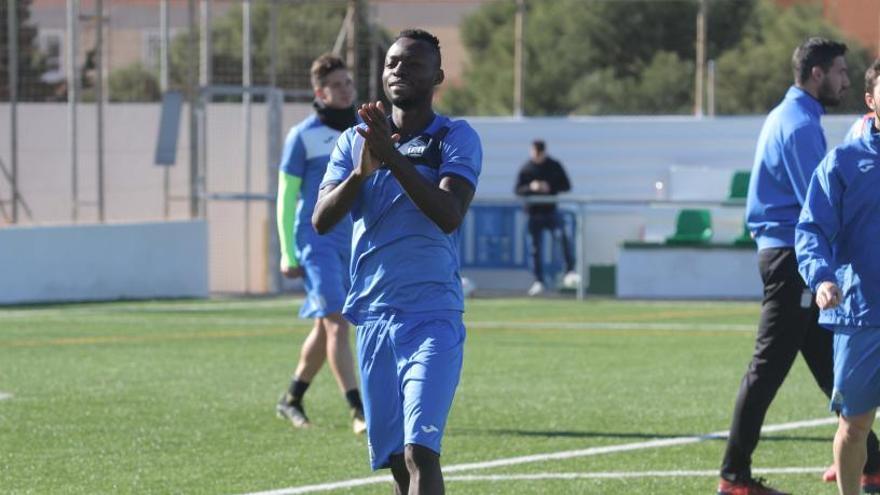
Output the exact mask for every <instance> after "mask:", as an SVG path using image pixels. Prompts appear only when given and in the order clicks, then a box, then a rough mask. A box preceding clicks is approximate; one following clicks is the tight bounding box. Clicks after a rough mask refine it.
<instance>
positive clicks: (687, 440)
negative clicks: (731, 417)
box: [247, 417, 837, 495]
mask: <svg viewBox="0 0 880 495" xmlns="http://www.w3.org/2000/svg"><path fill="white" fill-rule="evenodd" d="M835 423H837V418H836V417H830V418H820V419H811V420H806V421H793V422H790V423H780V424H775V425H767V426H764V427H763V428H762V429H761V432H762V433H772V432H777V431H786V430H796V429H800V428H812V427H816V426H824V425H832V424H835ZM727 436H728V432H727V431H726V430H725V431H717V432H713V433H707V434H705V435H699V436H690V437H676V438H662V439H657V440H649V441H647V442H633V443H624V444H618V445H607V446H603V447H590V448H588V449H579V450H567V451H562V452H549V453H545V454H534V455H526V456H519V457H508V458H504V459H495V460H492V461H485V462H471V463H465V464H453V465H451V466H446V467H445V468H443V473H444V474H447V473H456V472H460V471H471V470H474V469H489V468H496V467H502V466H513V465H517V464H528V463H533V462H544V461H552V460H561V459H573V458H577V457H591V456H597V455H604V454H616V453H619V452H629V451H633V450H644V449H655V448H661V447H673V446H678V445H688V444H694V443H699V442H704V441H706V440H713V439H718V438H726V437H727ZM811 472H812V471H811ZM716 474H717V473H716ZM390 480H391V476H387V475H386V476H369V477H365V478H356V479H351V480H345V481H336V482H332V483H322V484H316V485H305V486H299V487H290V488H281V489H278V490H269V491H263V492H253V493H249V494H247V495H298V494H302V493H315V492H326V491H330V490H340V489H345V488H353V487H356V486H363V485H371V484H375V483H383V482H387V481H390Z"/></svg>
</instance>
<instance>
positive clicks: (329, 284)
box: [276, 54, 366, 433]
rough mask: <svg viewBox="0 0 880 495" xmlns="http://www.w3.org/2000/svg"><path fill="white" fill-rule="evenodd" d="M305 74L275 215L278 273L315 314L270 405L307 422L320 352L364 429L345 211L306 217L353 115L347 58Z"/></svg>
mask: <svg viewBox="0 0 880 495" xmlns="http://www.w3.org/2000/svg"><path fill="white" fill-rule="evenodd" d="M311 79H312V88H313V89H314V91H315V103H314V107H315V113H313V114H312V115H310V116H309V117H307V118H306V119H305V120H304V121H302V122H300V123H299V124H298V125H297V126H295V127H293V128H292V129H291V130H290V132H289V133H288V135H287V140H286V141H285V143H284V153H283V154H282V157H281V165H280V169H281V170H280V171H279V173H278V204H277V216H278V238H279V239H280V241H281V242H280V244H281V273H282V274H284V276H285V277H288V278H297V277H300V276H301V277H303V281H304V282H305V289H306V300H305V302H304V303H303V306H302V308H300V312H299V316H300V317H301V318H313V319H314V322H315V325H314V327H312V331H311V332H310V333H309V335H308V337H306V341H305V343H303V346H302V349H301V350H300V357H299V364H297V367H296V371H295V373H294V375H293V379H292V380H291V382H290V386H289V387H288V390H287V392H285V393H284V394H283V395H282V396H281V399H280V401H279V402H278V404H277V406H276V412H277V414H278V417H280V418H284V419H287V420H289V421H290V422H291V423H292V424H293V426H295V427H298V428H302V427H307V426H309V425H310V424H311V423H310V421H309V418H308V417H307V416H306V412H305V409H304V408H303V396H304V395H305V393H306V390H307V389H308V388H309V384H310V383H311V382H312V379H313V378H314V377H315V375H316V374H317V373H318V370H320V369H321V366H322V365H323V364H324V361H325V360H326V361H328V362H329V363H330V369H331V370H332V371H333V375H334V376H335V378H336V383H337V384H338V385H339V388H340V390H341V391H342V392H343V393H344V394H345V398H346V400H347V401H348V406H349V408H350V409H351V415H352V429H353V430H354V432H355V433H363V432H364V430H365V429H366V424H365V422H364V419H363V418H364V414H363V405H362V403H361V398H360V393H359V392H358V387H357V378H356V377H355V372H354V360H353V359H352V355H351V346H350V345H349V342H348V322H346V321H345V319H344V318H343V317H342V313H341V311H342V305H343V303H344V302H345V294H346V292H347V290H348V287H349V277H348V262H349V258H350V253H351V219H349V218H344V219H342V220H341V221H340V222H339V223H338V224H337V225H336V226H335V227H334V228H333V229H332V230H331V231H330V232H327V233H326V235H324V236H319V235H318V234H317V233H316V232H315V230H314V229H313V228H312V222H311V218H312V212H313V211H314V208H315V202H316V201H317V198H318V186H319V185H320V183H321V180H322V179H323V177H324V172H325V170H326V169H327V161H328V160H329V158H330V153H331V151H332V150H333V147H334V146H335V145H336V139H337V138H338V137H339V135H340V133H341V132H342V131H343V130H345V129H348V128H349V127H351V126H353V125H355V124H356V123H357V114H356V113H355V108H354V98H355V91H354V82H353V81H352V78H351V74H350V73H349V71H348V69H347V68H346V67H345V62H343V61H342V59H340V58H339V57H337V56H335V55H329V54H327V55H321V56H320V57H318V58H317V59H315V61H314V62H313V63H312V68H311Z"/></svg>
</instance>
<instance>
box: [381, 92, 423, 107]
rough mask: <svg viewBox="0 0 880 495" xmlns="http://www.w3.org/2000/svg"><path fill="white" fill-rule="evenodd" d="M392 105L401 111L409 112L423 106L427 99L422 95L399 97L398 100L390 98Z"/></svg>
mask: <svg viewBox="0 0 880 495" xmlns="http://www.w3.org/2000/svg"><path fill="white" fill-rule="evenodd" d="M388 99H389V100H390V101H391V104H392V105H394V106H395V107H397V108H399V109H401V110H409V109H412V108H416V107H418V106H420V105H422V104H423V103H424V101H425V98H424V97H423V96H421V95H410V96H398V97H397V98H390V97H389V98H388Z"/></svg>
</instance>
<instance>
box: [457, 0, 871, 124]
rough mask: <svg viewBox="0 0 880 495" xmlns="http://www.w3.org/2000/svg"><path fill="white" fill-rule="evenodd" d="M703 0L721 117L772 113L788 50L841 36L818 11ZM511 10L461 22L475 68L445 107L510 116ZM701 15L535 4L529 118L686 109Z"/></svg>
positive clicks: (689, 5)
mask: <svg viewBox="0 0 880 495" xmlns="http://www.w3.org/2000/svg"><path fill="white" fill-rule="evenodd" d="M708 6H709V11H708V16H707V34H708V39H707V59H710V60H711V59H715V60H717V62H718V63H717V68H718V70H717V78H716V80H717V81H718V84H717V92H716V101H717V104H718V110H719V112H723V113H746V112H758V113H761V112H765V111H767V110H768V109H769V108H771V107H772V106H773V105H775V104H776V103H778V101H779V99H780V98H781V95H783V94H784V93H785V90H786V89H787V88H788V86H789V85H790V84H791V77H792V76H791V70H790V69H789V67H790V58H791V53H792V51H793V50H794V47H795V46H796V45H797V44H799V43H800V42H801V41H803V39H805V38H806V37H807V36H808V35H811V34H812V35H826V36H829V37H833V38H838V39H839V38H840V35H839V33H838V32H837V31H836V30H834V29H833V28H832V27H831V26H830V25H829V24H828V22H827V21H825V20H824V19H823V18H822V15H821V11H820V10H819V9H818V8H816V7H805V6H796V7H792V8H790V9H782V8H779V7H776V6H775V3H774V2H772V1H770V0H709V1H708ZM515 11H516V6H515V3H514V2H512V1H499V2H492V3H489V4H486V5H484V6H483V7H481V8H480V9H479V10H478V11H477V12H475V13H474V14H473V15H472V16H471V17H469V18H468V19H467V20H466V21H465V22H464V24H463V26H462V30H461V33H462V37H463V40H464V43H465V46H466V48H467V50H468V54H469V59H470V63H469V65H468V67H467V68H466V70H465V74H464V80H465V84H464V85H462V86H459V87H453V88H447V90H446V92H445V93H444V95H443V100H442V102H441V107H442V108H443V110H444V111H447V112H450V113H455V114H470V115H486V114H489V115H497V114H510V113H511V112H512V108H513V44H514V17H515ZM697 12H698V3H697V2H696V1H685V0H682V1H662V2H661V1H653V0H631V1H607V0H530V1H529V2H528V11H527V13H526V16H525V23H524V24H525V26H524V40H525V41H524V44H525V52H526V55H525V56H526V63H525V66H526V69H525V71H524V73H525V75H524V110H525V113H526V114H528V115H559V114H569V113H573V112H576V113H587V114H631V113H640V114H646V113H690V112H691V111H692V109H693V99H694V96H693V92H694V89H693V88H694V74H695V72H694V66H695V62H694V60H695V38H696V16H697ZM850 47H851V52H850V55H849V56H848V60H849V64H850V67H851V71H850V77H852V78H853V79H854V80H860V79H861V76H860V74H862V73H863V72H864V68H865V60H866V54H865V50H864V49H863V48H861V47H859V46H858V45H856V44H855V43H850ZM859 85H860V83H859ZM853 93H854V92H852V91H851V92H850V96H852V94H853ZM855 93H858V95H859V98H858V99H859V100H860V99H861V92H860V91H857V92H855ZM850 103H851V102H850V100H848V105H847V106H844V107H841V108H845V109H849V108H850V106H849V104H850Z"/></svg>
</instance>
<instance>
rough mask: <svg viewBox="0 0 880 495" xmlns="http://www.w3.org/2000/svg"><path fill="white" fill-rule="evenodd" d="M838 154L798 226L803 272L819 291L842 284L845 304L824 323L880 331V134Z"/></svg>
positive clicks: (825, 163) (823, 171)
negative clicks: (822, 286)
mask: <svg viewBox="0 0 880 495" xmlns="http://www.w3.org/2000/svg"><path fill="white" fill-rule="evenodd" d="M869 125H870V127H869V129H873V131H874V132H871V131H869V132H866V133H864V134H863V136H862V137H861V138H860V139H856V140H852V141H848V142H846V143H844V144H843V145H841V146H839V147H837V148H835V149H833V150H832V151H831V153H829V154H828V156H827V157H826V158H825V159H824V160H822V163H820V164H819V167H818V168H817V169H816V173H815V174H814V175H813V178H812V180H811V182H810V188H809V190H808V191H807V201H806V203H805V204H804V209H803V211H802V212H801V217H800V222H799V223H798V225H797V257H798V264H799V270H800V273H801V275H802V276H803V278H804V280H805V281H806V282H807V284H808V285H809V286H810V288H811V289H813V291H814V292H815V291H816V288H817V287H818V286H819V284H821V283H822V282H826V281H832V282H835V283H837V284H838V286H839V287H840V290H841V293H842V294H843V300H842V301H841V302H840V305H839V306H837V307H836V308H834V309H830V310H826V311H822V313H821V315H820V316H819V323H822V324H825V325H829V326H841V327H880V253H878V246H880V134H878V133H877V132H876V129H874V128H873V126H874V123H873V120H872V121H871V122H870V123H869Z"/></svg>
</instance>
